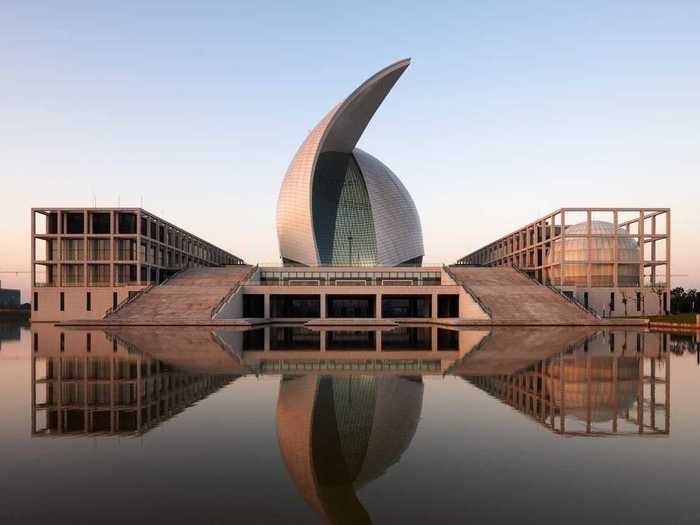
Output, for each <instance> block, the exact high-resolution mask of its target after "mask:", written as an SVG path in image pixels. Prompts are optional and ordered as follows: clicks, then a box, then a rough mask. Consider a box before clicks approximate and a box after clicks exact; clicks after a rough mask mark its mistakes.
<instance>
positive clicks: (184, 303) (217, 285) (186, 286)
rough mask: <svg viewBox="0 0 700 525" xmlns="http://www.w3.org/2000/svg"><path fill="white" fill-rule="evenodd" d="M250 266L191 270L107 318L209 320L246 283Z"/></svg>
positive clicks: (110, 319)
mask: <svg viewBox="0 0 700 525" xmlns="http://www.w3.org/2000/svg"><path fill="white" fill-rule="evenodd" d="M252 268H253V267H252V266H249V265H243V264H242V265H235V266H223V267H220V268H189V269H187V270H184V271H182V272H181V273H179V274H177V275H175V276H174V277H172V278H171V279H170V280H168V281H167V282H165V283H164V284H161V285H159V286H155V287H153V288H152V289H151V290H149V291H148V292H146V293H144V294H143V295H141V296H140V297H138V298H137V299H135V300H134V301H132V302H131V303H129V304H127V305H125V306H124V307H122V308H121V309H119V310H117V311H116V312H114V313H112V314H110V315H108V316H107V317H105V321H112V322H120V321H124V322H127V323H128V322H135V321H149V322H155V323H157V322H173V321H188V322H193V321H209V320H211V311H212V309H213V308H214V307H216V306H217V305H218V304H219V302H220V301H221V300H222V299H223V298H224V297H226V296H227V295H228V294H229V292H231V291H232V290H233V289H234V288H236V287H237V286H238V285H239V284H240V283H241V281H243V280H245V279H246V278H247V276H248V274H249V272H250V270H251V269H252Z"/></svg>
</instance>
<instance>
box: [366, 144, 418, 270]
mask: <svg viewBox="0 0 700 525" xmlns="http://www.w3.org/2000/svg"><path fill="white" fill-rule="evenodd" d="M353 156H354V157H355V160H356V161H357V164H358V166H360V171H361V172H362V176H363V177H364V179H365V185H366V186H367V193H368V194H369V201H370V205H371V207H372V219H373V221H374V231H375V234H376V236H377V261H376V263H375V264H377V265H380V266H396V265H398V264H401V263H404V262H406V261H409V260H411V259H415V258H416V257H422V256H423V230H422V228H421V224H420V217H419V216H418V210H416V206H415V204H414V203H413V199H412V198H411V195H410V194H409V193H408V190H406V187H405V186H404V185H403V184H402V183H401V181H400V180H399V178H398V177H397V176H396V175H394V173H393V172H392V171H391V170H390V169H389V168H388V167H387V166H386V165H384V164H383V163H382V162H381V161H380V160H379V159H377V158H375V157H373V156H372V155H370V154H369V153H367V152H365V151H362V150H361V149H359V148H356V149H355V151H354V152H353Z"/></svg>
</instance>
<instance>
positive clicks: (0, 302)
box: [0, 288, 20, 310]
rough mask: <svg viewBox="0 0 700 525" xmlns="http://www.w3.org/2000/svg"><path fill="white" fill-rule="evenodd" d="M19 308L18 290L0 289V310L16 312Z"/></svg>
mask: <svg viewBox="0 0 700 525" xmlns="http://www.w3.org/2000/svg"><path fill="white" fill-rule="evenodd" d="M19 307H20V293H19V290H12V289H9V288H0V310H16V309H17V308H19Z"/></svg>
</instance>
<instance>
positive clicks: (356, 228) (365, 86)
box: [277, 59, 423, 266]
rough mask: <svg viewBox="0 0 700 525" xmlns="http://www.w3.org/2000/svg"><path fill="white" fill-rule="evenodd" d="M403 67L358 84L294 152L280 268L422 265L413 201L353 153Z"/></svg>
mask: <svg viewBox="0 0 700 525" xmlns="http://www.w3.org/2000/svg"><path fill="white" fill-rule="evenodd" d="M409 64H410V59H406V60H401V61H399V62H396V63H395V64H392V65H390V66H388V67H386V68H384V69H382V70H381V71H379V72H378V73H376V74H375V75H373V76H372V77H370V78H369V79H367V80H366V81H365V82H363V83H362V84H361V85H360V86H359V87H358V88H357V89H356V90H355V91H353V92H352V93H351V94H350V96H348V97H347V98H346V99H345V100H343V101H342V102H341V103H339V104H338V105H336V106H335V107H334V108H333V109H332V110H331V111H330V112H329V113H328V114H327V115H326V116H325V117H324V118H323V119H322V120H321V122H319V123H318V124H317V125H316V127H315V128H314V129H313V130H312V131H311V132H310V133H309V135H308V136H307V137H306V140H305V141H304V142H303V144H302V145H301V146H300V147H299V149H298V150H297V152H296V155H295V156H294V158H293V159H292V162H291V164H290V165H289V168H288V169H287V173H286V175H285V177H284V181H283V182H282V188H281V189H280V193H279V198H278V202H277V237H278V240H279V246H280V254H281V257H282V260H283V262H284V264H285V265H301V266H325V265H329V266H400V265H416V266H419V265H420V264H421V262H422V258H423V234H422V230H421V224H420V218H419V217H418V212H417V210H416V207H415V204H414V203H413V199H412V198H411V196H410V195H409V193H408V191H407V190H406V188H405V187H404V185H403V184H402V183H401V181H400V180H399V179H398V177H397V176H396V175H394V173H393V172H392V171H391V170H390V169H389V168H388V167H387V166H386V165H385V164H383V163H382V162H381V161H379V160H378V159H377V158H375V157H373V156H372V155H370V154H369V153H367V152H365V151H362V150H360V149H358V148H357V147H356V144H357V141H358V140H359V139H360V136H361V135H362V133H363V132H364V130H365V128H366V127H367V125H368V124H369V121H370V120H371V118H372V116H373V115H374V113H375V112H376V111H377V109H378V108H379V105H380V104H381V103H382V101H383V100H384V98H385V97H386V96H387V94H388V93H389V91H390V90H391V88H392V87H393V86H394V84H395V83H396V81H397V80H398V79H399V77H400V76H401V75H402V74H403V72H404V71H405V70H406V68H407V67H408V65H409Z"/></svg>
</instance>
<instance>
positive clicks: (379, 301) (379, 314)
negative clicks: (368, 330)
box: [374, 292, 383, 319]
mask: <svg viewBox="0 0 700 525" xmlns="http://www.w3.org/2000/svg"><path fill="white" fill-rule="evenodd" d="M374 300H375V301H376V303H377V304H376V305H375V308H376V312H375V313H376V315H375V317H376V318H377V319H383V317H382V294H381V292H378V293H377V294H376V296H375V299H374Z"/></svg>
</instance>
